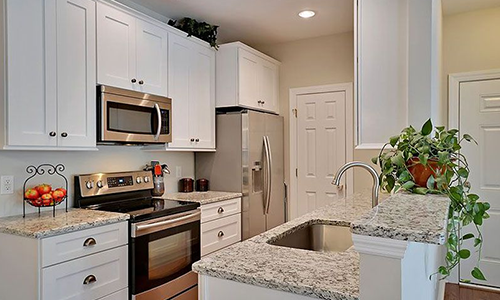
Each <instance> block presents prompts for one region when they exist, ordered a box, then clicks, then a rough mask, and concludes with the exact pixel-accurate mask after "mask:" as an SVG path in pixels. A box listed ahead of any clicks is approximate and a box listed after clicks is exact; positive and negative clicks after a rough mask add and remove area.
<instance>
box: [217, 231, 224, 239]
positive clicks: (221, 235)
mask: <svg viewBox="0 0 500 300" xmlns="http://www.w3.org/2000/svg"><path fill="white" fill-rule="evenodd" d="M217 236H218V237H220V238H221V237H223V236H224V232H223V231H222V230H221V231H219V233H217Z"/></svg>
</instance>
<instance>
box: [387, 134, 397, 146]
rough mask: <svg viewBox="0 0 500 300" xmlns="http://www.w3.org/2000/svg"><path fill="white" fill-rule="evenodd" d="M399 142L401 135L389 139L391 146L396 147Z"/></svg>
mask: <svg viewBox="0 0 500 300" xmlns="http://www.w3.org/2000/svg"><path fill="white" fill-rule="evenodd" d="M398 141H399V135H395V136H393V137H391V138H390V139H389V144H390V145H391V146H392V147H394V146H396V144H397V143H398Z"/></svg>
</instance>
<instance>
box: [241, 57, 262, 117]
mask: <svg viewBox="0 0 500 300" xmlns="http://www.w3.org/2000/svg"><path fill="white" fill-rule="evenodd" d="M238 54H239V58H238V60H239V74H238V75H239V104H241V105H245V106H248V107H257V108H260V107H261V101H262V100H261V99H260V87H259V81H260V80H261V79H260V78H259V77H260V75H261V72H262V71H261V68H262V66H261V64H260V58H259V57H258V56H256V55H254V54H252V53H250V52H248V51H246V50H244V49H239V53H238Z"/></svg>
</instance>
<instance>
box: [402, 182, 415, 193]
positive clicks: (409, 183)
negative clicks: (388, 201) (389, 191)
mask: <svg viewBox="0 0 500 300" xmlns="http://www.w3.org/2000/svg"><path fill="white" fill-rule="evenodd" d="M414 186H415V182H413V181H407V182H405V183H404V184H403V185H402V186H401V187H402V188H404V189H405V190H407V191H408V190H410V189H411V188H412V187H414Z"/></svg>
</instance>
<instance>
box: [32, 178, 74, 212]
mask: <svg viewBox="0 0 500 300" xmlns="http://www.w3.org/2000/svg"><path fill="white" fill-rule="evenodd" d="M66 193H67V191H66V189H64V188H57V189H52V186H51V185H50V184H45V183H44V184H39V185H37V186H35V187H33V188H29V189H27V190H26V192H24V200H25V201H26V202H28V203H29V204H31V205H32V206H34V207H48V206H56V205H58V204H61V203H62V202H63V201H64V199H66Z"/></svg>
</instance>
